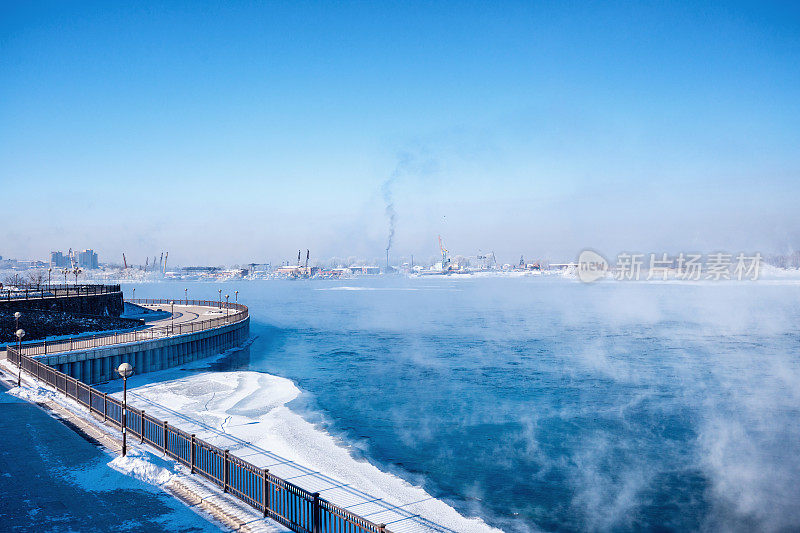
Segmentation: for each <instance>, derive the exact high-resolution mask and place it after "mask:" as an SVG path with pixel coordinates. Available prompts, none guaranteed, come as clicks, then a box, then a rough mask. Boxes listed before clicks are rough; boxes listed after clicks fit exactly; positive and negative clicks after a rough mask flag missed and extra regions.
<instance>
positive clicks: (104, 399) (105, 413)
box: [103, 392, 108, 422]
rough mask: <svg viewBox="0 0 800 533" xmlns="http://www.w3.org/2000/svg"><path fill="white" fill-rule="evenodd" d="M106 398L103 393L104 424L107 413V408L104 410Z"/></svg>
mask: <svg viewBox="0 0 800 533" xmlns="http://www.w3.org/2000/svg"><path fill="white" fill-rule="evenodd" d="M107 396H108V395H107V394H106V393H105V392H104V393H103V422H105V421H106V419H107V418H108V413H107V408H106V402H107Z"/></svg>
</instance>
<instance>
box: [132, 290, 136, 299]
mask: <svg viewBox="0 0 800 533" xmlns="http://www.w3.org/2000/svg"><path fill="white" fill-rule="evenodd" d="M135 299H136V287H134V288H133V298H131V300H135Z"/></svg>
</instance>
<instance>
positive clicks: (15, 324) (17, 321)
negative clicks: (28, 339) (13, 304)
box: [14, 311, 22, 330]
mask: <svg viewBox="0 0 800 533" xmlns="http://www.w3.org/2000/svg"><path fill="white" fill-rule="evenodd" d="M21 316H22V313H20V312H19V311H17V312H16V313H14V329H15V330H16V329H19V317H21Z"/></svg>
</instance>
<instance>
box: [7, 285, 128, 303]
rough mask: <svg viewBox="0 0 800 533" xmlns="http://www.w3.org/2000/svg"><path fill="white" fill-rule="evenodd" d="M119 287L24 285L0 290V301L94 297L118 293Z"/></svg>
mask: <svg viewBox="0 0 800 533" xmlns="http://www.w3.org/2000/svg"><path fill="white" fill-rule="evenodd" d="M120 290H121V289H120V286H119V285H91V284H84V285H47V284H41V285H26V286H25V288H21V287H18V288H17V289H16V290H11V289H3V290H0V301H2V300H5V301H12V300H13V301H18V300H34V299H35V300H41V299H45V298H64V297H67V296H94V295H97V294H110V293H114V292H120Z"/></svg>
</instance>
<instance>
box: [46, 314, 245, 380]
mask: <svg viewBox="0 0 800 533" xmlns="http://www.w3.org/2000/svg"><path fill="white" fill-rule="evenodd" d="M249 337H250V318H249V317H248V318H246V319H245V320H242V321H241V322H237V323H235V324H229V325H226V326H221V327H219V328H215V329H209V330H205V331H198V332H196V333H187V334H185V335H176V336H174V337H164V338H161V339H153V340H148V341H139V342H133V343H130V344H116V345H113V346H103V347H99V348H92V349H89V350H81V351H74V352H66V353H59V354H55V355H47V356H40V357H37V358H36V359H38V360H39V361H41V362H42V363H45V364H47V365H49V366H51V367H53V368H55V369H56V370H59V371H61V372H63V373H65V374H67V375H69V376H72V377H74V378H75V379H78V380H80V381H83V382H84V383H88V384H93V383H100V382H103V381H109V380H112V379H117V378H118V377H119V376H118V375H117V373H116V371H115V370H116V368H117V367H119V365H121V364H122V363H130V364H131V365H132V366H133V368H134V372H136V374H143V373H146V372H154V371H156V370H164V369H166V368H171V367H174V366H179V365H182V364H184V363H188V362H191V361H195V360H197V359H202V358H203V357H208V356H211V355H216V354H218V353H221V352H224V351H226V350H229V349H231V348H235V347H237V346H241V345H242V344H244V343H245V342H246V341H247V339H248V338H249Z"/></svg>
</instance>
